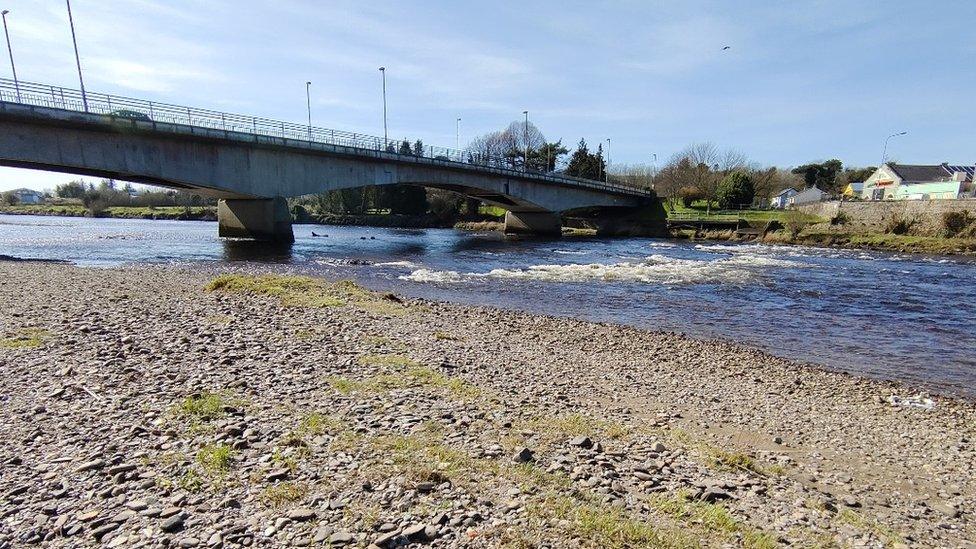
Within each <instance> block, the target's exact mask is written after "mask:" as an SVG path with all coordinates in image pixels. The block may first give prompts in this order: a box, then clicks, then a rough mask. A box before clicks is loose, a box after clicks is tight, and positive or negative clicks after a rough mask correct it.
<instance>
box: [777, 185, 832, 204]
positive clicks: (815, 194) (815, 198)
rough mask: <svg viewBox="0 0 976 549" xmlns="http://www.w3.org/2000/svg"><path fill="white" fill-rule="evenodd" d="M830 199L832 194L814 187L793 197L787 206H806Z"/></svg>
mask: <svg viewBox="0 0 976 549" xmlns="http://www.w3.org/2000/svg"><path fill="white" fill-rule="evenodd" d="M829 198H830V194H828V193H826V192H824V191H823V189H821V188H820V187H817V186H816V185H814V186H813V187H807V188H806V189H803V190H802V191H800V192H798V193H796V194H795V195H793V196H791V197H790V198H789V200H788V201H787V204H788V205H790V206H793V207H796V206H802V205H804V204H813V203H815V202H823V201H825V200H827V199H829Z"/></svg>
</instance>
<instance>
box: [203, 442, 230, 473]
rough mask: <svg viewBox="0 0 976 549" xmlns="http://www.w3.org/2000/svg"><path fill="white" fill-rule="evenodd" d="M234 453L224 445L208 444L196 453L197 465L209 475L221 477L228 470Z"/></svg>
mask: <svg viewBox="0 0 976 549" xmlns="http://www.w3.org/2000/svg"><path fill="white" fill-rule="evenodd" d="M233 457H234V451H233V450H232V449H231V447H230V446H228V445H226V444H208V445H206V446H204V447H203V448H201V449H200V451H199V452H197V463H199V464H200V466H201V467H202V468H203V470H204V471H206V472H207V473H209V474H211V475H222V474H224V473H226V472H227V471H229V470H230V463H231V459H232V458H233Z"/></svg>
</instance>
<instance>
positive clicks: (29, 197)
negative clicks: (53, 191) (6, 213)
mask: <svg viewBox="0 0 976 549" xmlns="http://www.w3.org/2000/svg"><path fill="white" fill-rule="evenodd" d="M10 192H11V193H12V194H13V195H14V196H16V197H17V203H18V204H42V203H44V193H40V192H37V191H32V190H30V189H14V190H12V191H10Z"/></svg>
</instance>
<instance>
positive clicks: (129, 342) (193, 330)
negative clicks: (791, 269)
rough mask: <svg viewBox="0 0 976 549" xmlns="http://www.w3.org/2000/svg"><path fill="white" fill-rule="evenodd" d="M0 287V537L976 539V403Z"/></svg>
mask: <svg viewBox="0 0 976 549" xmlns="http://www.w3.org/2000/svg"><path fill="white" fill-rule="evenodd" d="M218 275H223V276H218ZM0 278H2V279H3V280H4V281H5V282H7V284H6V285H5V291H4V292H2V293H0V327H2V328H0V330H2V333H0V366H2V367H0V386H2V387H3V388H4V389H3V394H2V396H3V398H4V408H5V412H4V413H5V421H3V422H0V437H2V438H3V440H5V441H6V444H5V445H4V448H3V449H2V450H0V459H2V463H4V467H5V469H4V474H3V475H2V476H0V493H2V494H5V495H6V496H5V497H6V501H5V507H4V511H3V516H4V520H5V522H4V527H2V528H0V545H4V544H12V545H21V544H31V543H39V542H40V540H43V539H46V540H48V541H46V542H45V543H46V544H47V546H55V547H69V546H79V545H89V544H95V543H108V544H110V545H114V546H134V545H139V544H143V543H148V542H155V543H159V542H165V543H166V544H167V545H169V546H191V545H193V544H203V543H205V542H209V543H210V544H212V545H219V544H222V545H223V546H225V547H236V546H241V545H247V546H290V545H306V544H330V545H331V546H332V547H338V546H348V545H357V546H366V545H368V544H370V543H374V544H376V545H377V546H380V547H387V546H390V545H391V544H394V543H421V542H424V541H431V540H437V543H438V544H439V546H442V547H470V546H477V547H506V548H531V547H540V546H542V545H546V546H549V547H564V546H575V547H585V548H597V547H600V548H603V547H617V548H632V547H724V546H742V547H775V546H779V545H786V544H788V545H791V546H803V547H813V546H816V547H821V546H832V545H838V546H852V545H853V546H882V545H888V546H899V547H900V546H907V545H923V546H958V545H961V544H963V543H964V541H963V540H966V539H973V538H974V537H976V524H974V522H973V520H972V516H973V515H972V511H973V509H974V506H976V500H974V494H976V479H974V474H976V473H974V471H973V470H972V468H971V464H972V463H973V460H974V459H976V452H974V449H973V445H972V441H973V440H976V432H974V427H973V426H974V425H976V409H974V407H973V405H972V404H971V403H967V402H962V401H958V400H953V399H947V398H935V399H934V403H933V408H932V409H924V408H919V407H914V406H905V405H902V404H901V403H902V402H903V401H902V400H899V398H907V397H910V396H911V395H913V394H914V393H915V391H914V390H912V389H911V388H905V387H900V386H896V385H893V384H889V383H882V382H875V381H868V380H864V379H860V378H856V377H852V376H848V375H843V374H838V373H830V372H825V371H822V370H820V369H818V368H816V367H812V366H808V365H803V364H797V363H795V362H791V361H789V360H783V359H779V358H775V357H772V356H769V355H767V354H765V353H762V352H759V351H757V350H755V349H751V348H747V347H741V346H737V345H734V344H731V343H727V342H715V341H702V340H696V339H691V338H687V337H684V336H680V335H675V334H671V333H657V332H648V331H643V330H638V329H634V328H625V327H617V326H610V325H605V324H594V323H588V322H581V321H576V320H570V319H558V318H551V317H540V316H533V315H530V314H524V313H518V312H511V311H501V310H496V309H491V308H482V307H465V306H459V305H451V304H445V303H437V302H430V301H424V300H415V299H403V298H400V297H397V296H395V295H392V294H381V293H375V292H371V291H369V290H367V289H364V288H362V287H360V286H358V285H356V284H353V283H349V282H334V281H326V280H320V279H312V278H306V277H300V276H288V275H284V276H283V275H279V274H262V273H259V272H253V273H247V272H241V271H240V270H239V269H235V272H234V273H233V274H227V273H223V272H222V271H221V270H220V268H219V267H195V268H193V269H188V270H180V269H175V268H159V267H153V268H150V267H146V268H117V269H97V270H96V269H80V268H76V267H71V266H65V265H42V264H35V263H12V262H0ZM133 280H138V281H139V282H138V284H133V283H132V281H133ZM54 305H56V306H54ZM893 395H894V396H896V397H899V398H894V399H892V398H891V397H892V396H893ZM744 411H746V412H744ZM852 417H856V418H857V421H851V419H850V418H852ZM57 479H63V481H59V480H57ZM113 494H114V495H113ZM99 495H100V496H101V497H98V496H99ZM93 496H95V497H93ZM39 517H41V518H40V519H39Z"/></svg>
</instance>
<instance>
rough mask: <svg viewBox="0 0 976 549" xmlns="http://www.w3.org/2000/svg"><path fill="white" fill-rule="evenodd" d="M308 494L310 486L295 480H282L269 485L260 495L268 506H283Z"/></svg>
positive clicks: (259, 497)
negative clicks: (307, 486)
mask: <svg viewBox="0 0 976 549" xmlns="http://www.w3.org/2000/svg"><path fill="white" fill-rule="evenodd" d="M306 494H308V488H306V487H305V486H304V485H302V484H298V483H295V482H282V483H280V484H275V485H272V486H268V487H267V488H265V489H264V490H261V493H260V494H259V495H258V499H259V500H260V501H261V503H263V504H264V505H265V506H266V507H281V506H283V505H287V504H289V503H294V502H296V501H299V500H301V499H302V498H304V497H305V495H306Z"/></svg>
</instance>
